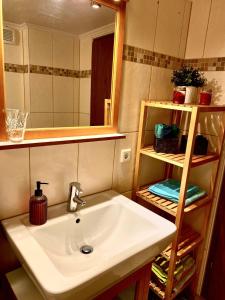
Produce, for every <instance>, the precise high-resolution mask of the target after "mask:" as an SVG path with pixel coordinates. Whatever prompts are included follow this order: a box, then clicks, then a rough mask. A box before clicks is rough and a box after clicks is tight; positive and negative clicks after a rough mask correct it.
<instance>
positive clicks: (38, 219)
mask: <svg viewBox="0 0 225 300" xmlns="http://www.w3.org/2000/svg"><path fill="white" fill-rule="evenodd" d="M36 184H37V188H36V190H35V192H34V195H33V196H31V198H30V223H31V224H33V225H42V224H44V223H46V221H47V207H48V199H47V197H46V196H45V195H43V192H42V189H41V185H42V184H48V183H47V182H40V181H37V183H36Z"/></svg>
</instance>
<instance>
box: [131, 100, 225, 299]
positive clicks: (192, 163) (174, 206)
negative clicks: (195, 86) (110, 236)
mask: <svg viewBox="0 0 225 300" xmlns="http://www.w3.org/2000/svg"><path fill="white" fill-rule="evenodd" d="M151 108H154V109H155V108H157V109H159V110H161V112H162V111H165V110H170V111H171V115H172V116H171V124H174V123H176V125H177V126H178V127H179V126H180V120H181V114H183V113H185V114H187V113H188V114H190V124H189V130H188V141H187V146H186V152H185V153H177V154H167V153H160V152H156V151H155V150H154V147H153V145H145V143H144V138H145V128H146V122H147V119H148V118H150V117H151ZM202 112H204V113H210V112H212V113H214V112H221V113H223V116H224V117H225V114H224V112H225V106H215V105H212V106H203V105H200V106H198V105H184V104H173V103H171V102H164V101H162V102H161V101H150V100H143V101H142V104H141V113H140V122H139V135H138V143H137V156H136V164H135V175H134V195H135V198H136V200H137V201H138V199H141V200H142V201H144V202H145V203H146V204H150V205H152V206H154V207H157V208H158V209H160V210H161V211H163V212H166V213H167V214H169V215H171V216H173V217H174V218H175V220H174V221H175V224H176V226H177V233H176V236H175V238H174V240H173V243H172V244H171V245H170V246H169V247H168V248H167V249H165V250H164V251H163V252H162V255H163V256H164V257H167V258H168V260H169V270H168V280H167V284H166V288H165V289H162V287H160V286H158V285H157V284H156V283H154V282H150V288H151V289H152V290H153V291H154V292H155V293H156V294H157V295H158V296H159V297H160V298H161V299H166V300H171V299H174V298H175V297H176V296H177V295H178V294H179V293H180V292H181V291H182V290H183V289H184V288H186V287H187V286H188V285H190V284H192V291H193V294H195V293H196V286H197V282H198V280H197V279H198V278H197V277H198V273H199V270H200V267H201V256H202V255H201V251H202V249H203V243H202V242H204V237H205V235H206V229H207V222H208V218H209V212H210V209H209V208H210V205H211V203H212V200H213V195H214V186H215V182H216V176H217V172H218V165H219V164H216V165H215V166H216V168H215V169H216V171H215V174H213V175H212V179H213V180H211V182H212V184H211V185H210V190H209V191H208V194H207V195H206V196H203V197H202V198H200V199H198V200H197V201H195V202H193V203H191V204H190V205H188V206H185V198H186V191H187V184H188V179H189V172H190V170H191V169H192V168H196V167H199V166H202V165H204V164H208V163H212V162H216V163H218V162H219V160H220V154H221V149H222V144H223V141H224V126H220V132H219V139H220V143H218V145H219V146H218V149H217V151H216V152H215V153H210V152H209V153H207V154H206V155H193V152H194V144H195V136H196V132H197V124H198V121H199V115H200V113H202ZM220 122H221V124H220V125H223V121H222V120H221V121H220ZM142 156H148V157H151V158H153V159H157V160H160V161H162V162H164V163H165V173H164V179H166V178H171V177H172V174H173V171H174V168H179V169H181V171H182V175H181V185H180V194H179V201H178V203H174V202H173V201H171V200H168V199H164V198H162V197H159V196H156V195H154V194H152V193H151V192H149V190H148V187H149V185H150V184H153V183H155V182H151V183H149V184H148V185H147V186H146V185H145V186H141V185H140V174H141V164H140V161H141V157H142ZM202 207H207V213H206V215H205V221H204V226H202V231H201V232H200V233H197V232H195V231H193V229H191V228H190V227H188V228H187V227H184V225H185V224H184V222H183V220H184V216H185V215H187V214H190V213H192V212H193V211H195V210H197V209H200V208H202ZM194 250H195V251H194ZM196 250H197V252H196ZM193 251H194V252H196V272H195V274H194V275H193V276H191V278H190V279H188V280H187V282H186V283H185V284H184V285H183V286H182V287H181V288H180V289H178V290H174V270H175V265H176V262H177V260H178V259H180V258H182V257H183V256H185V255H187V254H188V253H190V252H193ZM193 278H195V279H196V280H194V282H195V284H193Z"/></svg>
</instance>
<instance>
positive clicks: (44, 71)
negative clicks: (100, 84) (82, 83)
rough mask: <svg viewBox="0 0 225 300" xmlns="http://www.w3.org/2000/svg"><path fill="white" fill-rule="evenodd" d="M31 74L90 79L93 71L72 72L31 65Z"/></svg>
mask: <svg viewBox="0 0 225 300" xmlns="http://www.w3.org/2000/svg"><path fill="white" fill-rule="evenodd" d="M29 70H30V73H34V74H45V75H54V76H63V77H72V78H88V77H90V76H91V70H81V71H79V70H70V69H63V68H52V67H45V66H37V65H30V66H29Z"/></svg>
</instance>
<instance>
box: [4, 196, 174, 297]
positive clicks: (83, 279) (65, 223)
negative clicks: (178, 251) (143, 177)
mask: <svg viewBox="0 0 225 300" xmlns="http://www.w3.org/2000/svg"><path fill="white" fill-rule="evenodd" d="M96 199H97V200H96ZM99 199H101V200H102V201H101V203H99V204H96V205H92V206H90V207H87V208H83V209H81V210H80V211H78V212H76V213H65V205H64V204H63V205H62V204H61V205H58V206H56V207H52V208H49V220H48V221H47V223H46V224H44V225H41V226H33V225H30V224H29V221H28V215H22V216H18V217H15V218H11V219H8V220H4V221H3V222H2V223H3V226H4V228H5V230H6V233H7V236H8V238H9V240H10V242H11V244H12V246H13V248H14V250H15V252H16V254H17V255H18V258H19V259H20V261H21V263H22V265H23V266H24V268H25V270H26V271H27V272H28V274H29V275H30V277H31V278H32V279H33V280H34V282H35V283H36V284H37V286H38V287H39V288H40V290H41V291H42V293H43V294H44V295H45V297H46V298H47V299H61V298H60V297H61V296H62V295H64V296H65V295H67V294H68V293H69V294H73V295H74V294H76V293H79V292H80V296H79V299H82V297H83V299H88V298H90V299H91V298H93V295H97V294H98V293H100V291H102V290H104V289H106V288H107V287H109V286H110V285H112V284H114V283H116V282H118V281H119V280H120V279H122V278H123V277H124V276H126V274H128V273H131V272H132V271H134V270H136V269H137V268H139V267H141V266H143V265H144V264H146V263H148V262H150V261H151V260H152V259H153V258H154V256H156V255H157V254H159V253H160V252H161V251H162V250H163V249H164V248H165V247H166V246H167V245H168V244H169V243H170V242H171V240H172V238H173V235H174V233H175V231H176V227H175V225H174V224H173V223H171V222H169V221H167V220H165V219H164V218H162V217H160V216H158V215H156V214H154V213H153V212H152V211H150V210H147V209H145V208H144V207H142V206H140V205H138V204H136V203H135V202H133V201H131V200H129V199H127V198H126V197H124V196H122V195H119V194H117V193H115V192H113V191H108V192H104V193H100V194H96V195H94V196H89V197H86V201H87V203H92V202H94V201H98V200H99ZM84 290H85V293H86V296H84ZM62 299H64V298H62ZM66 299H69V298H66ZM74 299H75V298H74ZM77 299H78V298H77Z"/></svg>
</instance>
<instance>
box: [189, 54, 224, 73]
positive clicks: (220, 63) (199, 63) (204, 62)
mask: <svg viewBox="0 0 225 300" xmlns="http://www.w3.org/2000/svg"><path fill="white" fill-rule="evenodd" d="M184 65H185V66H188V67H194V68H197V69H199V70H200V71H225V57H214V58H196V59H184Z"/></svg>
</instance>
